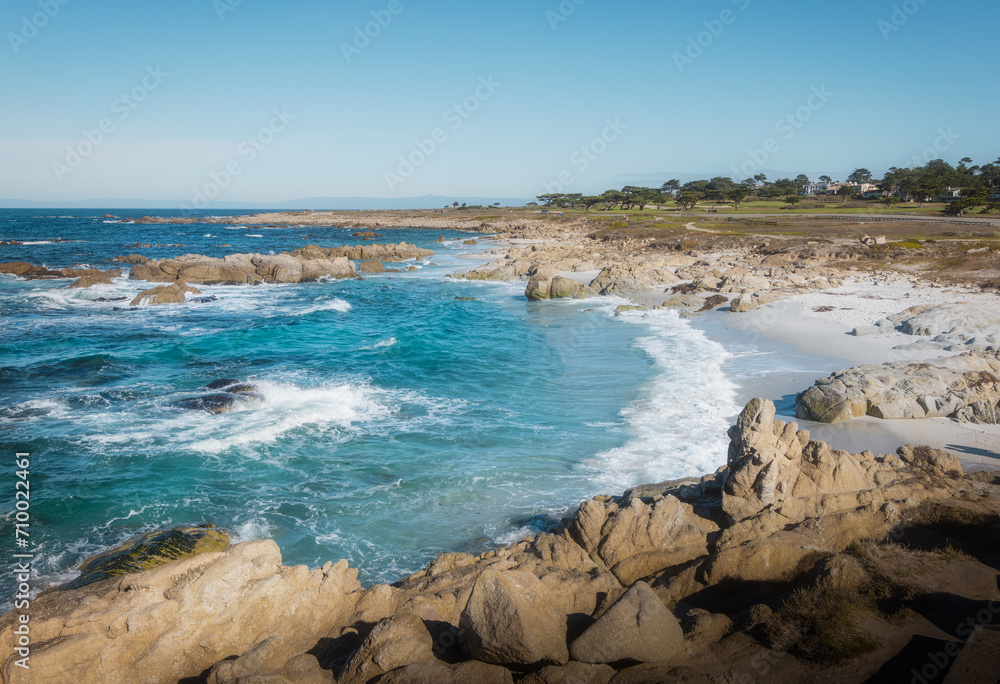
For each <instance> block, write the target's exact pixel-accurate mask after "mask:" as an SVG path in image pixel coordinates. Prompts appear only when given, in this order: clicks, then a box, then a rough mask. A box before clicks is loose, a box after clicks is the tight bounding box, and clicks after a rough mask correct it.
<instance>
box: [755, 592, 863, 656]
mask: <svg viewBox="0 0 1000 684" xmlns="http://www.w3.org/2000/svg"><path fill="white" fill-rule="evenodd" d="M862 610H864V608H863V607H862V606H860V605H859V602H858V595H857V594H856V593H855V592H853V591H850V590H848V589H843V588H834V587H829V586H826V585H819V586H815V587H809V588H805V589H796V590H794V591H792V592H791V593H790V594H788V596H787V597H786V598H785V602H784V604H783V605H782V606H781V608H780V609H778V611H777V612H775V613H774V615H772V616H771V618H770V619H769V620H768V622H767V623H766V625H765V627H764V629H765V633H766V634H767V637H768V640H769V641H770V642H771V643H772V645H773V646H774V647H776V648H779V649H782V650H787V651H788V652H790V653H793V654H794V655H796V656H798V657H799V658H803V659H805V660H811V661H815V662H818V663H822V664H824V665H832V664H836V663H841V662H844V661H846V660H849V659H851V658H854V657H857V656H860V655H863V654H865V653H871V652H872V651H874V650H875V649H877V648H878V647H879V640H878V638H877V637H875V636H873V635H872V634H869V633H868V632H866V631H865V630H863V629H861V628H860V627H859V626H858V620H859V618H860V611H862Z"/></svg>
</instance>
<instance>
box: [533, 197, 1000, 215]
mask: <svg viewBox="0 0 1000 684" xmlns="http://www.w3.org/2000/svg"><path fill="white" fill-rule="evenodd" d="M944 206H945V205H944V204H941V203H933V202H928V203H926V204H924V205H923V206H920V205H919V204H916V203H907V204H896V205H894V206H892V207H886V206H885V205H884V204H881V203H878V202H867V201H859V200H848V202H847V203H846V204H845V203H843V202H840V201H838V202H820V201H815V200H805V201H803V202H801V203H800V204H797V205H795V206H794V207H791V206H789V205H788V204H786V203H785V202H783V201H781V200H758V201H750V202H744V203H742V204H741V205H740V208H739V209H738V210H737V209H735V208H734V207H733V205H732V204H718V205H716V207H715V211H716V212H718V213H720V214H722V213H724V214H727V215H740V214H762V213H765V214H771V213H775V212H781V213H788V214H879V215H886V216H893V215H897V216H928V217H938V216H940V217H943V214H942V213H941V211H942V209H943V208H944ZM533 210H535V211H539V209H535V208H533ZM711 210H712V205H710V204H699V205H698V206H697V207H696V208H695V209H693V210H687V211H686V212H685V213H686V214H688V215H690V214H701V213H705V212H709V211H711ZM548 211H549V212H550V213H561V214H565V215H567V216H569V215H573V216H577V215H586V216H602V215H604V216H606V215H609V214H613V215H622V216H643V215H648V214H655V213H662V212H664V211H677V205H676V204H675V203H673V202H669V203H667V204H666V205H662V206H648V207H646V208H645V209H644V210H642V211H640V210H639V209H626V210H622V209H614V210H612V211H604V210H603V209H598V208H597V207H594V208H592V209H591V210H590V211H586V210H584V209H582V208H578V209H555V208H552V209H549V210H548ZM975 216H979V214H976V215H975ZM971 217H972V215H969V216H967V218H971ZM988 217H989V216H988V215H987V218H988Z"/></svg>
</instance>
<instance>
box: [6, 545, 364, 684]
mask: <svg viewBox="0 0 1000 684" xmlns="http://www.w3.org/2000/svg"><path fill="white" fill-rule="evenodd" d="M359 589H360V585H359V583H358V581H357V571H356V570H352V569H350V568H348V567H347V563H346V562H344V561H341V562H340V563H338V564H337V565H334V564H332V563H327V565H325V566H324V567H323V568H322V569H319V570H309V569H308V568H306V567H304V566H296V567H286V566H283V565H282V564H281V553H280V551H279V550H278V546H277V545H276V544H275V543H274V542H273V541H259V542H245V543H242V544H236V545H234V546H232V547H230V548H229V549H228V550H227V551H225V552H216V553H205V554H201V555H198V556H194V557H192V558H189V559H185V560H180V561H176V562H174V563H169V564H167V565H163V566H160V567H158V568H155V569H153V570H148V571H146V572H141V573H138V574H132V575H126V576H124V577H121V578H115V579H109V580H105V581H102V582H98V583H96V584H91V585H88V586H86V587H83V588H80V589H72V590H65V591H53V592H49V593H47V594H44V595H42V596H39V597H38V598H37V599H36V600H35V601H33V602H32V605H31V610H32V613H31V623H32V651H31V676H32V679H31V681H32V684H57V683H58V684H65V682H73V683H74V684H159V683H160V682H165V681H178V680H180V679H184V678H186V677H196V676H198V675H200V674H201V673H203V672H204V671H205V670H207V669H208V668H209V667H211V666H212V665H213V664H214V663H217V662H218V661H220V660H222V659H224V658H227V657H229V656H232V655H233V654H241V653H245V652H247V651H248V650H250V649H251V647H253V646H254V645H256V644H259V643H260V642H262V641H264V640H266V639H268V638H269V637H275V638H276V641H275V642H272V645H271V646H269V648H273V649H274V651H275V652H283V653H285V654H289V655H292V654H296V653H302V652H304V651H306V650H308V649H310V648H312V647H313V646H314V645H315V644H316V642H317V641H318V640H319V638H321V637H322V636H323V635H325V634H327V633H328V632H329V631H330V630H331V628H332V627H333V626H334V624H335V623H336V622H337V620H338V617H339V616H340V614H341V612H342V611H345V612H347V610H349V608H350V606H351V601H352V597H351V594H352V593H353V592H356V591H358V590H359ZM15 620H16V615H15V614H14V613H8V614H7V615H6V616H4V617H3V618H2V619H0V643H4V644H10V643H11V642H12V639H13V634H12V632H13V628H14V621H15ZM289 625H295V627H296V628H295V629H289ZM15 657H16V656H12V657H10V658H9V659H8V660H7V661H6V663H4V666H3V669H2V671H0V682H3V684H7V683H8V682H19V681H21V680H20V679H18V675H17V674H16V673H18V672H19V670H20V668H18V667H17V666H16V665H14V662H13V661H14V659H15Z"/></svg>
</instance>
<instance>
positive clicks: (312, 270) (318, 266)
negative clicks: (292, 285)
mask: <svg viewBox="0 0 1000 684" xmlns="http://www.w3.org/2000/svg"><path fill="white" fill-rule="evenodd" d="M356 275H357V270H356V268H355V266H354V262H352V261H350V260H349V259H347V258H346V257H335V258H333V259H306V260H305V261H303V262H302V280H319V279H320V278H338V279H342V278H353V277H354V276H356Z"/></svg>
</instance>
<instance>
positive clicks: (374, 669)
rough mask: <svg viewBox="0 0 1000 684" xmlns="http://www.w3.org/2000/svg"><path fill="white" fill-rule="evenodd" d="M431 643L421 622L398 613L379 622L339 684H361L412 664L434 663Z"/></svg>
mask: <svg viewBox="0 0 1000 684" xmlns="http://www.w3.org/2000/svg"><path fill="white" fill-rule="evenodd" d="M433 648H434V640H433V639H432V638H431V634H430V632H428V631H427V627H426V626H425V625H424V622H423V620H421V619H420V618H418V617H417V616H415V615H412V614H409V613H401V614H398V615H394V616H393V617H390V618H387V619H385V620H382V621H381V622H379V623H378V624H377V625H375V629H373V630H372V631H371V634H369V635H368V636H367V637H366V638H365V640H364V641H363V642H362V643H361V648H359V649H358V650H357V651H356V652H355V653H354V655H353V656H351V659H350V660H349V661H348V662H347V665H346V666H345V667H344V671H343V673H342V674H341V675H340V677H339V682H340V683H341V684H363V683H365V682H368V681H371V680H372V679H374V678H375V677H378V676H379V675H383V674H385V673H386V672H390V671H392V670H395V669H396V668H399V667H404V666H406V665H410V664H411V663H430V662H432V661H433V660H434V650H433Z"/></svg>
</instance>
